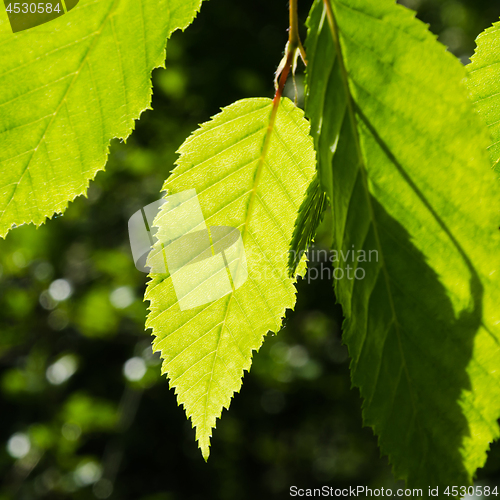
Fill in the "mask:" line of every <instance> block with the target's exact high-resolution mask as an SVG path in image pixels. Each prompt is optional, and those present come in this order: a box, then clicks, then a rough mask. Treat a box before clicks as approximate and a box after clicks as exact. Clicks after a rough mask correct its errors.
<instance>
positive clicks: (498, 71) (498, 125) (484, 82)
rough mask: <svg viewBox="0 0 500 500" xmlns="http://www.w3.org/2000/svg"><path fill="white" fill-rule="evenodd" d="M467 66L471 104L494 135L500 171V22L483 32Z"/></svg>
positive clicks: (493, 156) (493, 147)
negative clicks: (472, 103)
mask: <svg viewBox="0 0 500 500" xmlns="http://www.w3.org/2000/svg"><path fill="white" fill-rule="evenodd" d="M476 43H477V48H476V52H475V54H474V55H473V56H472V58H471V64H469V65H468V66H467V74H468V79H467V83H468V86H469V89H470V91H471V94H472V101H473V102H474V105H475V106H476V109H477V110H478V111H479V114H480V115H481V116H482V118H483V120H485V122H486V124H487V125H488V127H489V129H490V133H491V135H492V139H493V141H492V144H491V145H490V147H489V151H490V155H491V159H492V161H493V164H494V167H495V169H496V170H498V171H500V22H499V23H495V24H494V25H493V26H492V27H491V28H488V29H487V30H486V31H484V32H483V33H481V34H480V35H479V36H478V37H477V40H476Z"/></svg>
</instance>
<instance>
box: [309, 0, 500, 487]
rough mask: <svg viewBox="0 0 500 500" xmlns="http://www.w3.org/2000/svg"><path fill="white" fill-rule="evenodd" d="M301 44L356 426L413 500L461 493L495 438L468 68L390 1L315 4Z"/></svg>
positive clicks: (487, 211) (488, 276)
mask: <svg viewBox="0 0 500 500" xmlns="http://www.w3.org/2000/svg"><path fill="white" fill-rule="evenodd" d="M306 48H307V55H308V60H309V65H308V68H307V72H308V76H307V85H308V95H307V104H306V113H307V115H308V116H309V117H310V119H311V132H312V135H313V138H314V141H315V145H316V148H317V151H318V161H319V164H318V166H319V172H320V179H321V181H322V183H323V188H324V190H325V192H326V193H327V194H328V196H329V198H330V200H331V205H332V212H333V238H334V250H335V251H336V252H337V253H338V254H339V257H338V261H337V262H336V263H335V264H336V266H337V267H338V268H339V269H340V270H342V271H343V273H344V277H343V278H342V279H336V280H335V291H336V295H337V298H338V300H339V301H340V303H341V304H342V307H343V310H344V314H345V323H344V327H343V331H344V334H343V335H344V341H345V342H346V343H347V345H348V347H349V352H350V356H351V359H352V361H351V373H352V380H353V383H354V384H355V385H356V386H358V387H359V388H360V391H361V395H362V396H363V399H364V404H363V416H364V421H365V423H366V424H367V425H370V426H371V427H372V428H373V429H374V432H375V433H376V434H377V435H378V437H379V443H380V448H381V450H382V452H383V453H384V454H386V455H389V459H390V462H391V463H392V464H393V468H394V472H395V475H396V476H397V477H398V478H403V479H406V480H407V481H408V484H409V485H411V486H413V487H421V488H423V491H424V496H426V495H427V488H428V487H429V486H438V485H439V486H447V485H452V484H454V485H465V484H469V483H470V482H471V480H472V476H473V474H474V473H475V471H476V469H477V468H478V467H480V466H482V465H483V464H484V462H485V459H486V450H487V449H488V446H489V443H490V442H491V441H492V440H493V439H495V438H496V437H498V434H499V431H498V425H497V419H498V417H499V416H500V403H499V401H500V380H499V374H500V372H499V370H498V367H499V366H500V332H499V324H500V307H499V305H500V286H499V284H500V283H499V276H500V274H499V273H500V263H499V255H500V252H499V248H500V237H499V236H500V235H499V231H498V226H499V222H500V214H499V210H498V202H499V200H500V192H499V188H498V185H497V183H496V182H495V180H494V174H493V172H492V171H491V169H490V163H489V160H488V155H487V151H486V149H487V146H488V137H487V131H486V129H485V127H484V126H483V125H482V123H480V120H479V118H478V117H477V115H476V113H475V112H474V111H473V109H472V105H471V103H470V101H469V100H468V98H467V90H466V89H465V87H464V85H463V81H464V77H465V69H464V67H463V66H462V65H461V64H460V62H459V61H458V60H456V59H455V58H454V56H452V55H451V54H450V53H448V52H447V51H446V50H445V47H443V46H442V45H440V44H439V43H438V42H437V41H436V40H435V37H434V36H433V35H431V34H430V32H429V31H428V29H427V27H426V26H425V25H424V24H423V23H421V22H420V21H418V20H416V19H415V18H414V14H413V13H412V12H411V11H409V10H407V9H406V8H404V7H402V6H399V5H396V4H395V2H393V1H391V0H325V1H321V0H316V1H315V3H314V5H313V8H312V11H311V15H310V19H309V36H308V41H307V47H306ZM341 252H342V253H341ZM349 268H351V269H350V275H351V276H353V275H354V272H353V271H354V270H357V277H356V278H354V279H348V278H347V276H348V273H349ZM337 276H338V277H340V273H338V274H337ZM442 491H443V490H441V491H440V493H441V492H442Z"/></svg>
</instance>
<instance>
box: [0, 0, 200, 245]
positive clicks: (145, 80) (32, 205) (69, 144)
mask: <svg viewBox="0 0 500 500" xmlns="http://www.w3.org/2000/svg"><path fill="white" fill-rule="evenodd" d="M201 1H202V0H156V1H154V2H152V1H145V0H81V1H80V2H79V3H78V5H77V6H76V7H75V8H73V9H72V10H71V11H69V12H68V13H66V14H64V15H62V16H61V17H59V18H57V19H54V20H52V21H50V22H49V23H47V24H42V25H40V26H37V27H35V28H31V29H29V30H26V31H21V32H20V33H16V34H13V33H12V32H10V33H6V32H5V31H6V29H10V28H8V20H7V17H6V15H5V14H6V13H5V11H3V15H2V16H1V18H0V32H1V33H0V43H1V45H2V57H1V58H0V94H1V96H2V97H1V100H0V236H2V237H4V236H5V235H6V234H7V232H8V231H9V229H10V228H11V227H13V226H14V225H16V226H18V225H21V224H24V223H29V222H32V223H34V224H36V225H40V224H42V223H43V222H44V221H45V220H46V218H47V217H51V216H52V215H53V214H54V213H58V212H62V211H64V210H65V209H66V207H67V205H68V202H69V201H72V200H73V199H74V198H75V197H76V196H79V195H81V194H84V193H85V192H86V190H87V187H88V184H89V181H90V180H91V179H93V178H94V177H95V175H96V173H97V172H98V171H99V170H102V169H103V168H104V165H105V164H106V158H107V155H108V150H109V143H110V140H111V139H113V138H115V137H118V138H122V139H126V138H127V137H128V136H129V135H130V133H131V131H132V129H133V127H134V120H135V119H137V118H138V117H139V115H140V114H141V113H142V111H144V110H145V109H146V108H148V107H149V105H150V102H151V72H152V70H153V69H154V68H156V67H159V66H162V65H163V63H164V59H165V40H166V38H167V37H168V36H170V34H171V33H172V32H173V31H175V30H177V29H179V28H180V29H184V28H185V27H186V26H188V25H189V23H191V21H192V20H193V18H194V16H195V15H196V13H197V11H198V10H199V8H200V5H201ZM2 8H3V7H2Z"/></svg>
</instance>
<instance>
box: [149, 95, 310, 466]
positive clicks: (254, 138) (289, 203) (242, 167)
mask: <svg viewBox="0 0 500 500" xmlns="http://www.w3.org/2000/svg"><path fill="white" fill-rule="evenodd" d="M272 106H273V105H272V102H271V101H270V100H269V99H246V100H242V101H238V102H236V103H234V104H232V105H231V106H229V107H227V108H225V109H224V110H223V111H222V112H221V113H220V114H218V115H217V116H215V117H214V118H213V119H212V120H211V121H209V122H207V123H205V124H203V125H202V126H201V128H200V129H199V130H197V131H196V132H195V133H194V134H193V135H192V136H191V137H190V138H189V139H187V141H186V142H185V143H184V144H183V146H182V147H181V148H180V153H181V155H180V157H179V159H178V161H177V167H176V168H175V169H174V170H173V172H172V174H171V176H170V177H169V178H168V179H167V181H166V182H165V184H164V186H163V190H165V191H167V196H166V198H165V203H164V204H163V205H162V207H161V209H160V212H159V214H158V215H157V217H156V219H155V223H154V225H155V226H157V227H158V231H157V233H156V235H155V236H156V238H157V242H156V243H155V245H154V247H153V250H152V252H151V253H150V255H149V258H148V265H150V266H151V271H152V272H151V274H150V276H151V281H150V282H149V283H148V287H147V290H146V295H145V298H146V299H147V300H149V302H150V306H149V310H150V312H149V316H148V319H147V322H146V326H147V327H148V328H151V329H152V330H153V334H154V336H155V339H154V343H153V348H154V349H155V350H157V351H160V353H161V356H162V358H163V366H162V372H163V373H167V375H168V378H169V381H170V386H171V387H174V388H175V392H176V394H177V400H178V403H179V404H182V405H183V406H184V409H185V411H186V414H187V416H188V418H190V419H191V422H192V425H193V426H194V427H196V439H197V441H198V443H199V447H200V448H201V451H202V454H203V456H204V458H205V459H207V458H208V455H209V446H210V437H211V435H212V429H213V428H214V427H215V423H216V419H217V418H219V417H220V415H221V412H222V409H223V408H228V407H229V404H230V401H231V398H232V396H233V393H235V392H238V391H239V389H240V387H241V378H242V376H243V373H244V370H249V369H250V365H251V361H252V351H254V350H257V349H259V347H260V345H261V344H262V341H263V338H264V335H265V334H266V333H267V332H268V331H271V332H277V331H278V330H279V329H280V327H281V322H282V318H283V316H284V314H285V311H286V309H287V308H293V306H294V304H295V286H294V281H293V280H292V279H291V278H289V277H288V266H287V258H288V248H289V245H290V241H291V238H292V232H293V223H294V221H295V219H296V217H297V213H298V209H299V207H300V205H301V203H302V200H303V198H304V195H305V193H306V189H307V187H308V185H309V184H310V182H311V180H312V178H313V175H314V172H315V153H314V149H313V144H312V139H311V137H310V136H309V135H308V132H309V124H308V122H307V120H305V119H304V117H303V113H302V111H300V110H299V109H298V108H296V107H295V106H294V105H293V104H292V103H291V101H290V100H288V99H283V100H282V101H281V103H280V104H279V107H278V108H277V112H276V114H275V115H274V114H272ZM221 228H222V229H221ZM228 228H229V229H231V228H235V229H233V230H232V235H231V236H229V237H228V238H227V239H228V241H226V242H225V244H223V245H220V244H219V243H220V239H218V240H217V241H215V240H216V239H217V238H219V236H218V235H219V234H221V231H222V234H227V233H224V231H225V230H226V229H228ZM228 234H231V231H230V232H229V233H228ZM238 248H239V249H238ZM163 262H165V263H166V267H167V268H168V269H166V268H164V269H163V272H155V271H161V269H160V268H161V264H162V263H163ZM157 265H158V267H156V266H157ZM301 272H304V263H303V264H302V266H301ZM219 295H220V298H217V297H218V296H219Z"/></svg>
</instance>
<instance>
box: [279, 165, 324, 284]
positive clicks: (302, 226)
mask: <svg viewBox="0 0 500 500" xmlns="http://www.w3.org/2000/svg"><path fill="white" fill-rule="evenodd" d="M325 209H326V194H325V192H324V191H323V188H322V187H321V183H320V181H319V177H318V176H317V175H315V176H314V179H313V180H312V182H311V184H310V185H309V187H308V188H307V193H306V197H305V198H304V201H303V202H302V205H301V206H300V209H299V215H298V216H297V220H296V221H295V228H294V230H293V237H292V242H291V244H290V254H289V256H288V270H289V273H290V276H293V275H294V274H295V271H296V270H297V267H298V265H299V264H300V260H301V258H302V256H303V255H305V253H306V252H307V249H308V248H309V245H310V244H311V242H312V241H313V240H314V237H315V236H316V231H317V229H318V226H319V225H320V223H321V221H322V220H323V215H324V213H325Z"/></svg>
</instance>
